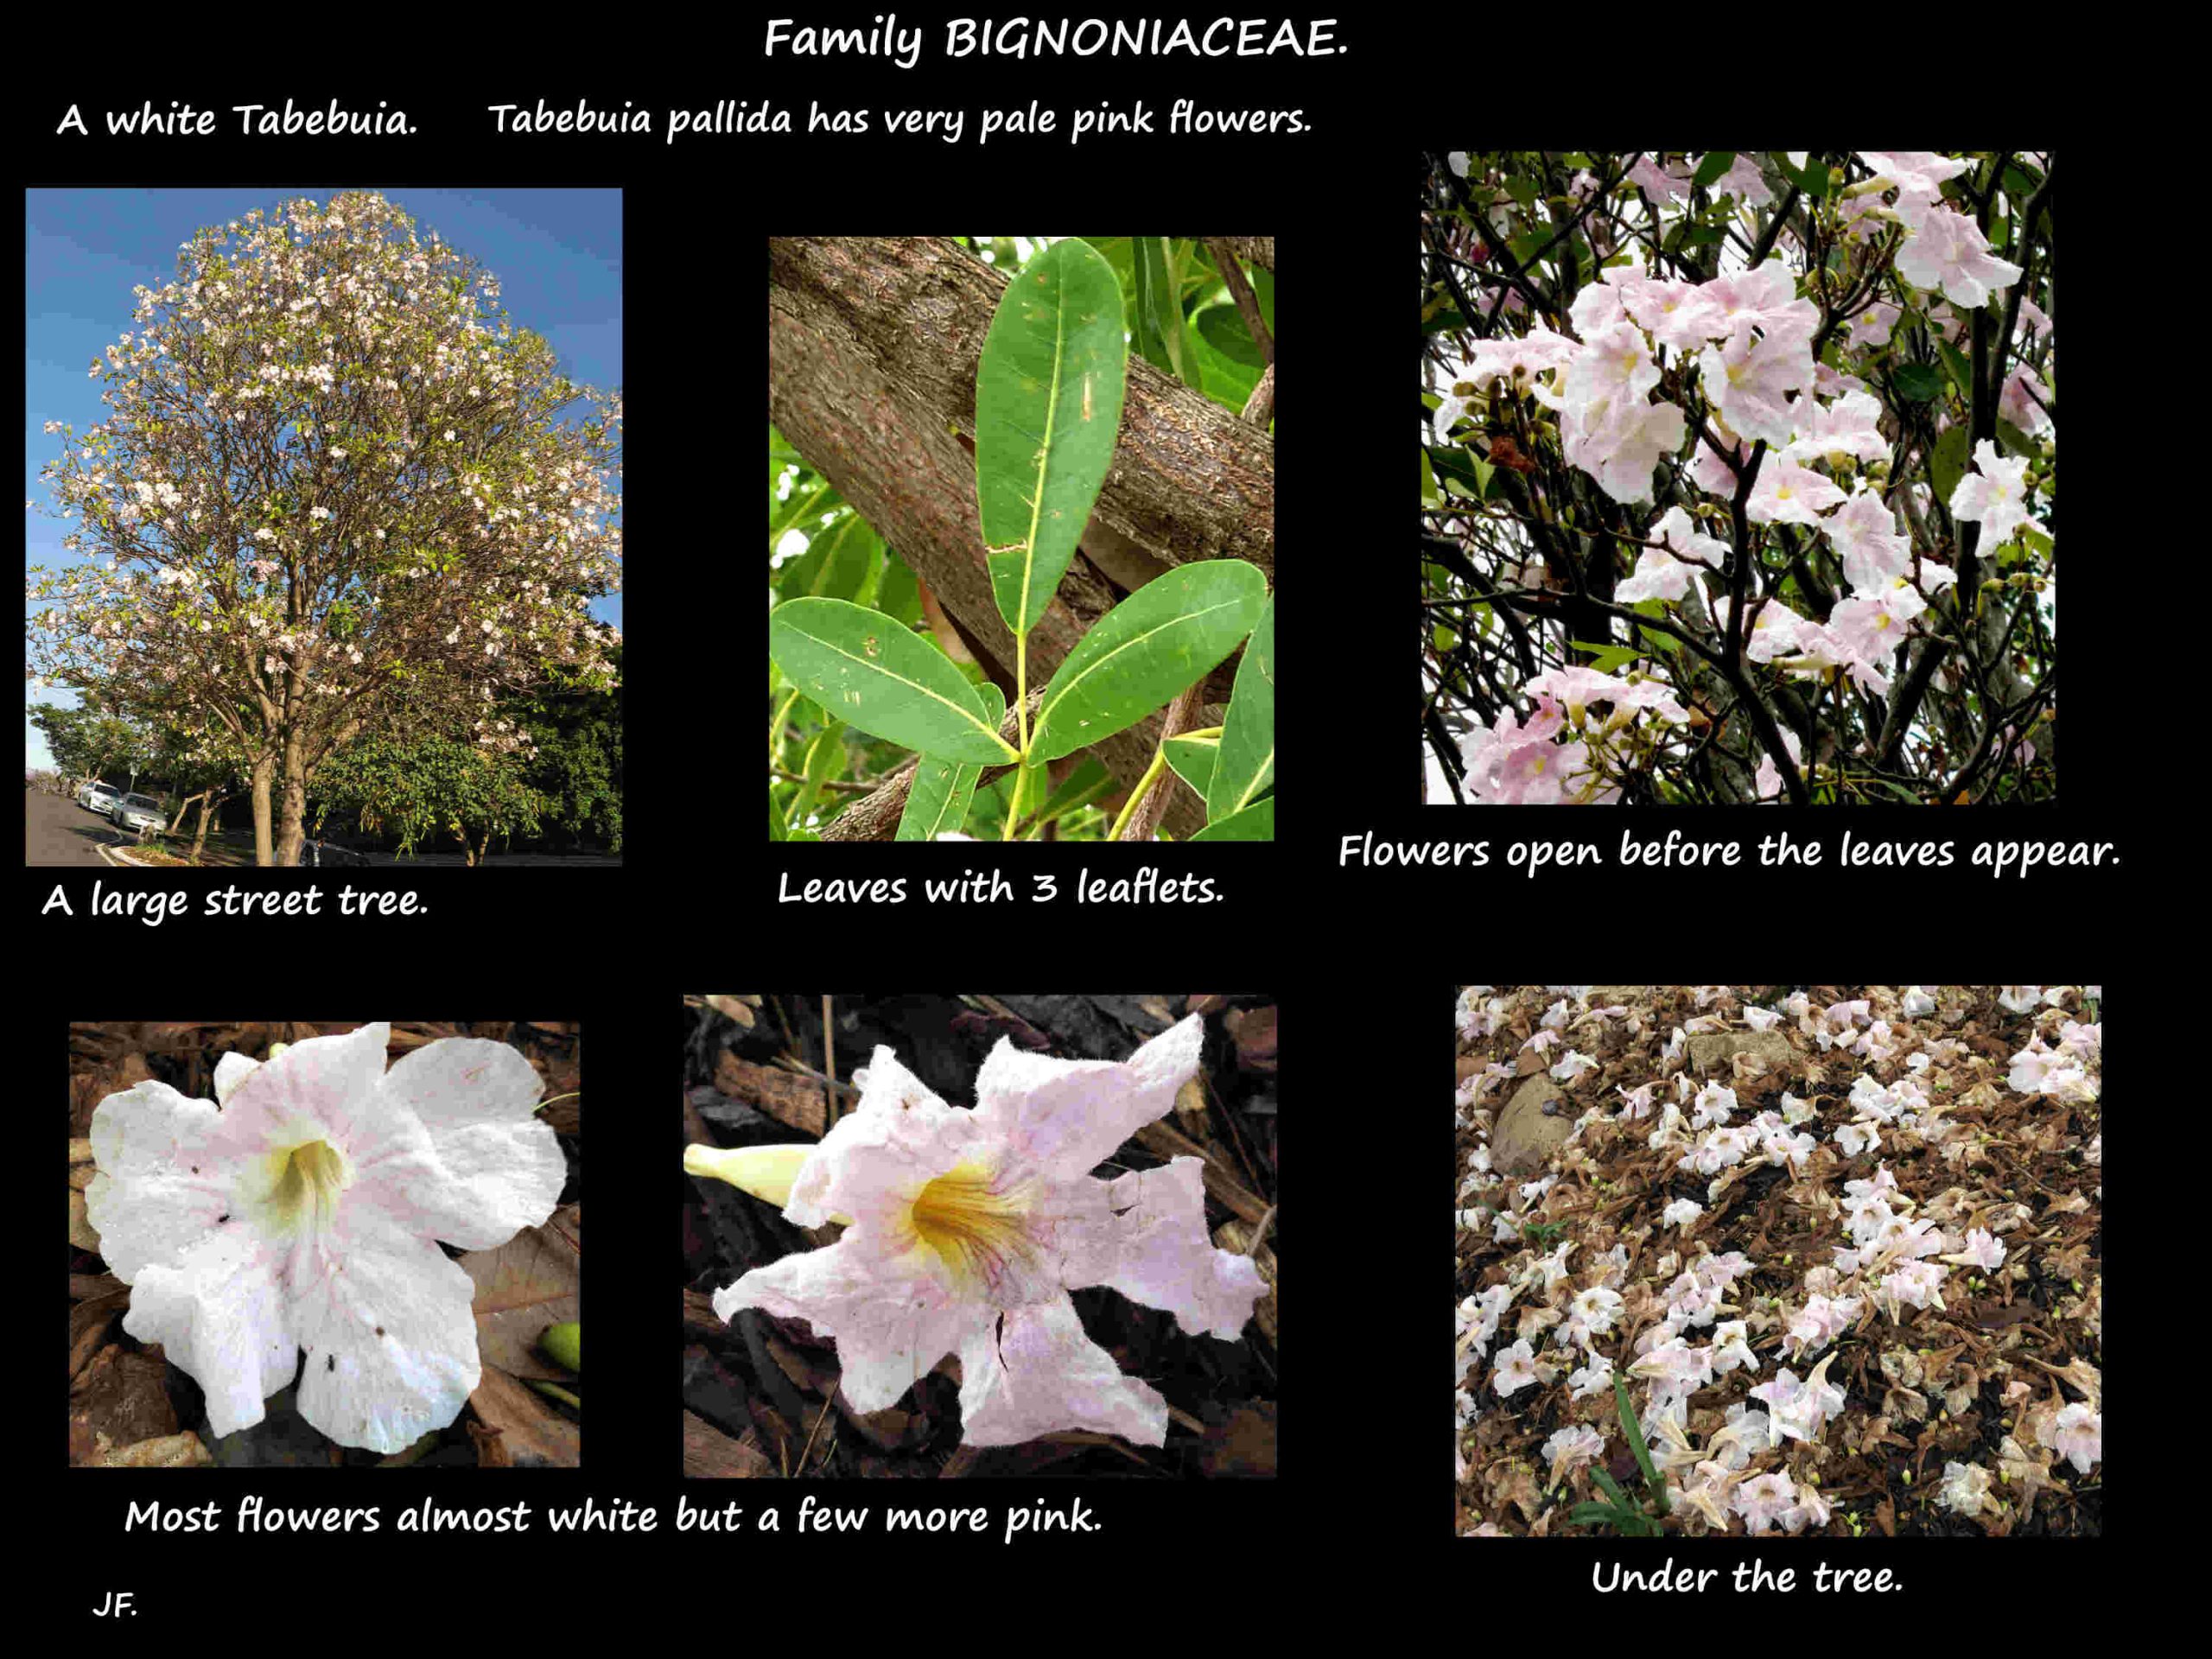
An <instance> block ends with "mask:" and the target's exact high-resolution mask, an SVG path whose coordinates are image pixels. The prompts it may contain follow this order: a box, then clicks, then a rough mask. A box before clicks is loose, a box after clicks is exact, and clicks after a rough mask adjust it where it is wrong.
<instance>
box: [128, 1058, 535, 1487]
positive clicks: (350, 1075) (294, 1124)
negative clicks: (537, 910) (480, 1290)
mask: <svg viewBox="0 0 2212 1659" xmlns="http://www.w3.org/2000/svg"><path fill="white" fill-rule="evenodd" d="M390 1040H391V1027H390V1026H389V1025H387V1024H385V1023H383V1022H378V1023H377V1024H373V1025H366V1026H363V1027H361V1028H360V1029H359V1030H358V1031H355V1032H353V1033H348V1034H347V1035H345V1036H342V1037H314V1038H309V1039H307V1040H306V1041H304V1042H300V1043H295V1044H293V1045H291V1046H289V1048H283V1049H281V1050H279V1051H277V1052H275V1053H274V1055H273V1058H270V1060H269V1061H267V1062H266V1063H265V1064H264V1063H262V1062H258V1061H255V1060H251V1059H249V1058H246V1057H245V1056H244V1055H242V1054H235V1053H233V1054H226V1055H225V1056H223V1058H222V1059H221V1061H220V1062H219V1064H218V1065H216V1068H215V1096H216V1098H215V1100H213V1101H208V1100H192V1099H188V1097H186V1096H184V1095H181V1094H180V1093H178V1092H177V1090H175V1089H172V1088H170V1087H169V1086H168V1084H165V1083H158V1082H154V1081H151V1080H149V1081H147V1082H144V1083H141V1084H136V1085H135V1086H133V1087H131V1088H130V1089H126V1090H123V1091H122V1092H121V1093H120V1094H114V1095H110V1096H108V1097H107V1098H106V1099H105V1100H104V1101H102V1102H101V1103H99V1107H98V1109H95V1110H94V1112H93V1113H92V1155H93V1158H94V1159H95V1160H96V1161H97V1162H98V1164H99V1174H97V1175H96V1176H94V1177H93V1179H92V1185H91V1186H90V1187H89V1188H87V1189H86V1193H85V1201H86V1214H87V1217H88V1218H89V1219H90V1221H91V1222H92V1227H93V1230H95V1231H97V1232H98V1233H99V1236H100V1253H101V1254H102V1255H104V1256H105V1258H106V1260H107V1264H108V1266H109V1268H111V1269H112V1270H113V1272H114V1273H115V1275H116V1276H117V1277H118V1278H119V1279H121V1280H122V1281H124V1283H125V1284H127V1285H129V1286H130V1312H129V1313H127V1314H125V1315H124V1321H123V1328H124V1330H125V1331H127V1332H130V1334H131V1335H132V1336H134V1337H136V1338H138V1340H139V1341H141V1342H146V1343H156V1342H157V1343H160V1344H162V1350H163V1351H164V1352H165V1353H166V1354H167V1355H168V1358H169V1359H170V1361H171V1362H172V1363H175V1365H176V1366H177V1367H178V1369H179V1370H183V1371H185V1372H186V1373H188V1375H189V1376H191V1377H192V1378H193V1380H194V1381H195V1382H196V1383H199V1384H200V1388H201V1389H202V1390H204V1391H205V1393H206V1395H207V1421H208V1425H209V1427H211V1428H212V1429H213V1432H214V1433H216V1434H217V1435H225V1434H229V1433H233V1432H235V1431H236V1430H238V1429H241V1428H245V1427H250V1426H251V1425H252V1424H254V1423H257V1422H259V1421H261V1418H262V1402H263V1401H264V1400H265V1399H266V1398H267V1397H268V1396H269V1395H271V1394H274V1393H276V1392H277V1390H278V1389H282V1388H283V1387H284V1386H286V1385H287V1384H288V1383H290V1382H291V1381H292V1379H293V1376H294V1373H295V1372H298V1373H299V1376H300V1389H299V1410H300V1414H301V1415H302V1417H304V1418H305V1419H306V1420H307V1421H308V1422H309V1423H311V1424H312V1425H314V1426H315V1427H316V1428H317V1429H319V1430H321V1432H322V1433H325V1434H327V1435H328V1436H329V1437H330V1438H331V1439H332V1440H336V1441H337V1442H339V1443H340V1445H342V1446H365V1447H367V1448H368V1449H369V1450H371V1451H374V1452H398V1451H401V1450H404V1448H405V1447H407V1446H410V1445H411V1444H412V1443H413V1442H414V1441H415V1440H417V1439H418V1438H420V1437H421V1436H422V1435H423V1434H425V1433H429V1432H430V1431H431V1430H434V1429H438V1428H442V1427H445V1426H446V1425H447V1424H448V1423H450V1422H451V1421H453V1420H454V1418H455V1417H457V1416H458V1415H460V1414H461V1407H462V1406H463V1405H464V1404H465V1403H466V1402H467V1399H468V1396H469V1395H471V1394H472V1393H474V1391H475V1388H476V1384H477V1382H478V1380H479V1378H480V1367H479V1365H478V1362H477V1355H476V1323H475V1320H474V1317H473V1315H472V1313H471V1311H470V1306H471V1303H472V1301H473V1300H474V1291H475V1287H474V1281H471V1279H470V1278H469V1276H468V1274H467V1272H466V1271H465V1270H464V1269H463V1268H461V1267H460V1266H459V1265H458V1264H456V1263H455V1262H452V1261H451V1260H449V1259H448V1257H447V1256H446V1255H445V1253H444V1252H443V1251H442V1250H441V1249H439V1248H438V1244H437V1241H438V1240H440V1239H443V1240H445V1241H447V1242H448V1243H452V1244H456V1245H459V1246H460V1247H461V1248H462V1249H493V1248H494V1247H496V1246H498V1245H500V1244H504V1243H506V1242H507V1240H509V1239H510V1238H512V1237H513V1236H514V1235H515V1234H516V1233H517V1232H518V1231H520V1230H522V1229H523V1228H525V1227H534V1226H536V1225H537V1224H539V1223H541V1222H543V1220H544V1219H545V1218H546V1217H548V1216H550V1214H552V1212H553V1206H554V1204H555V1202H556V1200H557V1199H558V1198H559V1197H560V1192H561V1185H562V1182H563V1179H565V1177H566V1173H567V1164H566V1160H564V1159H563V1157H562V1155H561V1147H560V1143H559V1141H557V1140H556V1138H555V1137H554V1134H553V1131H552V1130H551V1129H550V1128H548V1127H547V1126H546V1125H545V1124H544V1123H543V1122H541V1121H540V1120H539V1119H538V1118H537V1116H536V1113H537V1101H538V1096H539V1094H540V1093H541V1087H540V1084H539V1083H538V1078H537V1072H536V1071H532V1070H531V1065H530V1062H529V1061H528V1060H525V1059H524V1058H523V1057H522V1056H521V1055H520V1054H519V1053H518V1052H515V1051H514V1050H513V1049H512V1048H510V1047H508V1046H506V1045H505V1043H493V1042H484V1041H480V1040H479V1039H474V1038H465V1037H448V1038H443V1039H440V1040H438V1041H436V1042H432V1043H426V1044H424V1045H423V1046H422V1047H421V1048H418V1049H416V1050H415V1051H414V1052H412V1053H410V1054H408V1055H405V1056H404V1057H402V1058H400V1060H399V1061H398V1062H397V1064H395V1065H393V1066H392V1067H391V1070H390V1071H386V1070H385V1047H386V1046H387V1044H388V1043H389V1042H390ZM302 1350H305V1351H306V1354H307V1365H306V1368H305V1370H301V1367H300V1355H301V1351H302Z"/></svg>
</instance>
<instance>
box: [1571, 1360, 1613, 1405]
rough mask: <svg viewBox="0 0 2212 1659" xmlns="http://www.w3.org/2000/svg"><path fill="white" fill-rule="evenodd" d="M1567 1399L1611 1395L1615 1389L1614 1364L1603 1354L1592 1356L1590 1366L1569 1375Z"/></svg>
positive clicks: (1585, 1398)
mask: <svg viewBox="0 0 2212 1659" xmlns="http://www.w3.org/2000/svg"><path fill="white" fill-rule="evenodd" d="M1612 1388H1613V1362H1612V1361H1611V1360H1610V1359H1608V1358H1607V1357H1605V1355H1603V1354H1592V1355H1591V1356H1590V1363H1588V1364H1586V1365H1584V1366H1581V1367H1580V1368H1579V1369H1578V1370H1573V1371H1569V1372H1568V1373H1567V1397H1568V1398H1569V1399H1572V1400H1587V1399H1588V1398H1589V1397H1590V1396H1591V1395H1593V1394H1610V1393H1611V1392H1612Z"/></svg>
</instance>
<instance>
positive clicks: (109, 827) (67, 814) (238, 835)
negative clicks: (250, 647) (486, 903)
mask: <svg viewBox="0 0 2212 1659" xmlns="http://www.w3.org/2000/svg"><path fill="white" fill-rule="evenodd" d="M23 819H24V824H23V861H24V862H25V863H27V864H67V865H78V866H84V865H96V866H105V863H106V860H105V859H103V858H102V857H101V856H100V855H99V849H100V848H101V846H103V845H105V846H110V847H129V846H135V845H136V844H137V842H136V840H135V838H134V837H132V836H125V835H124V834H123V833H121V832H120V831H119V830H118V829H116V827H115V826H114V825H113V824H111V823H109V822H108V821H107V820H106V819H105V818H98V817H93V816H92V814H91V813H90V812H87V811H86V810H85V809H84V808H82V807H81V806H79V805H78V804H77V803H76V802H75V801H73V800H69V799H66V798H63V797H61V796H59V795H48V794H43V793H41V791H37V790H35V789H34V790H25V791H23ZM188 827H189V821H188ZM175 845H176V846H177V849H178V850H179V851H182V852H189V851H190V850H191V848H192V838H191V836H189V835H185V836H180V837H179V838H178V840H177V842H176V843H175ZM207 862H208V863H209V864H211V865H212V864H232V865H243V866H245V867H248V868H251V865H252V863H253V832H252V831H251V829H231V830H219V831H217V832H216V833H215V834H214V835H212V836H209V837H208V838H207ZM462 862H463V860H462V859H461V855H460V854H458V853H420V854H417V855H415V856H414V857H412V858H395V857H393V856H392V855H391V854H390V853H385V852H376V853H371V854H369V855H367V856H366V858H365V863H366V864H367V865H369V866H371V867H382V868H427V869H437V868H445V867H448V866H451V867H453V868H460V867H461V864H462ZM621 864H622V861H621V860H620V859H619V858H608V857H607V856H605V855H589V854H556V853H494V854H493V855H492V857H491V860H490V861H489V862H488V863H487V864H486V868H487V869H495V870H496V869H505V868H512V867H514V866H518V865H562V866H566V867H569V868H577V867H589V868H608V869H619V868H621ZM322 868H325V869H339V870H345V869H348V868H353V869H358V868H361V865H359V864H356V863H354V862H353V861H351V860H346V861H339V860H326V861H325V862H324V864H323V866H322Z"/></svg>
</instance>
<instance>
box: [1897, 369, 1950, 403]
mask: <svg viewBox="0 0 2212 1659" xmlns="http://www.w3.org/2000/svg"><path fill="white" fill-rule="evenodd" d="M1942 390H1943V376H1942V372H1941V371H1940V370H1938V369H1937V368H1936V365H1934V364H1932V363H1900V364H1898V365H1897V395H1898V396H1899V397H1903V398H1904V401H1905V402H1907V403H1908V404H1925V403H1929V402H1932V401H1933V400H1934V398H1935V397H1936V394H1937V393H1939V392H1941V391H1942Z"/></svg>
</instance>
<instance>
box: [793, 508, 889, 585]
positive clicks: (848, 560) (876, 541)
mask: <svg viewBox="0 0 2212 1659" xmlns="http://www.w3.org/2000/svg"><path fill="white" fill-rule="evenodd" d="M882 551H883V542H882V540H881V538H880V537H878V536H877V535H876V533H875V530H874V526H873V525H871V524H869V523H868V520H867V519H865V518H861V516H860V514H858V513H857V512H850V511H848V512H846V513H845V515H844V516H843V517H842V518H839V519H838V520H837V521H836V523H834V524H830V525H829V527H828V528H826V529H817V530H816V531H813V532H812V534H811V535H810V536H809V537H808V538H807V545H806V551H805V552H804V553H802V554H800V555H799V556H798V558H796V559H794V560H792V561H791V563H789V564H787V565H785V566H784V568H783V569H780V570H779V571H778V572H777V573H776V591H777V592H778V593H779V594H781V595H783V597H785V599H799V598H805V597H811V598H815V599H856V598H858V597H859V595H860V591H861V586H862V584H864V583H865V582H867V581H868V577H869V576H870V575H873V574H874V570H875V562H876V560H877V558H878V557H880V556H881V554H882Z"/></svg>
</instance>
